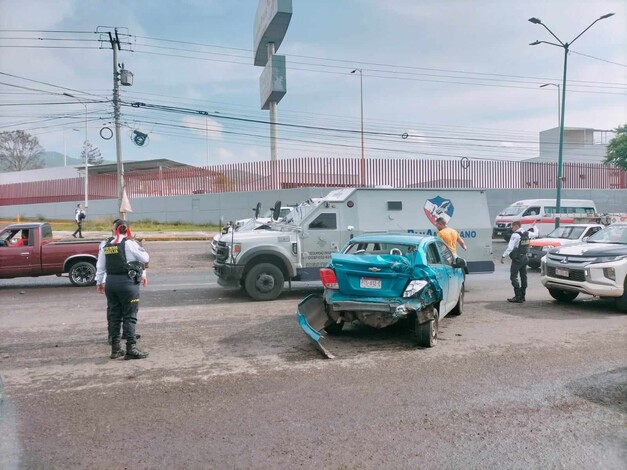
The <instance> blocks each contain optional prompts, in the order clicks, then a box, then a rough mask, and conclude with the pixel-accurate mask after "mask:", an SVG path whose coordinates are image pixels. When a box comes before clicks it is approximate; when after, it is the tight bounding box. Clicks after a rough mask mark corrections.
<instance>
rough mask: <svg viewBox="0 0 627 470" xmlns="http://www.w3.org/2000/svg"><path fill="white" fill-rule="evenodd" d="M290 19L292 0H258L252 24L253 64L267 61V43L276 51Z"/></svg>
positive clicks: (262, 63)
mask: <svg viewBox="0 0 627 470" xmlns="http://www.w3.org/2000/svg"><path fill="white" fill-rule="evenodd" d="M291 19H292V0H259V6H258V7H257V14H256V15H255V24H254V26H253V39H254V41H255V43H254V44H253V50H254V51H255V65H257V66H261V67H263V66H264V65H266V63H268V44H270V43H272V44H274V50H275V51H277V50H278V49H279V46H280V45H281V43H282V42H283V38H284V37H285V33H286V32H287V27H288V26H289V24H290V20H291Z"/></svg>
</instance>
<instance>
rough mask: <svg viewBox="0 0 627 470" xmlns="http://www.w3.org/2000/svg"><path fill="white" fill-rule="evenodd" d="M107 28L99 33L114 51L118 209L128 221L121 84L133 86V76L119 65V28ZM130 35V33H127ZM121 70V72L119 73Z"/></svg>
mask: <svg viewBox="0 0 627 470" xmlns="http://www.w3.org/2000/svg"><path fill="white" fill-rule="evenodd" d="M101 28H102V29H104V28H107V27H106V26H98V28H97V29H96V31H97V32H100V33H102V34H105V33H106V35H107V36H108V39H109V43H110V44H111V49H112V50H113V118H114V121H115V154H116V162H117V173H118V207H119V211H120V218H121V219H124V220H126V213H127V212H131V210H132V209H131V207H130V203H129V201H128V197H127V195H126V187H125V185H124V164H123V163H122V137H121V135H120V127H121V126H120V87H119V85H120V83H121V84H122V85H124V86H131V85H132V84H133V74H132V73H131V72H129V71H128V70H124V64H121V65H120V64H119V63H118V52H119V51H120V50H121V47H120V37H119V35H118V28H113V33H112V32H111V31H103V30H102V29H101ZM126 34H127V35H128V33H126ZM118 68H119V72H118Z"/></svg>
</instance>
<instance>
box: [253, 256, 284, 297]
mask: <svg viewBox="0 0 627 470" xmlns="http://www.w3.org/2000/svg"><path fill="white" fill-rule="evenodd" d="M284 283H285V278H284V277H283V273H282V272H281V270H280V269H279V268H278V267H277V266H275V265H274V264H271V263H261V264H258V265H256V266H253V267H252V268H251V269H250V271H248V273H247V274H246V279H245V281H244V289H245V290H246V293H247V294H248V295H249V296H250V297H252V298H253V299H255V300H274V299H276V298H277V297H278V296H279V294H281V291H282V290H283V284H284Z"/></svg>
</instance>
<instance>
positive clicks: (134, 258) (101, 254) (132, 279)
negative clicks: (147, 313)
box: [96, 220, 150, 359]
mask: <svg viewBox="0 0 627 470" xmlns="http://www.w3.org/2000/svg"><path fill="white" fill-rule="evenodd" d="M114 227H115V236H114V237H111V238H109V239H108V240H106V241H104V242H102V243H101V244H100V248H99V250H98V261H97V263H96V289H97V291H98V293H100V294H102V293H104V294H105V295H106V296H107V306H108V316H109V320H110V322H109V336H110V337H111V356H110V357H111V359H116V358H118V357H122V356H124V359H144V358H146V357H148V353H147V352H142V351H140V350H138V349H137V346H136V342H137V339H136V337H135V324H136V323H137V311H138V309H139V284H140V282H141V277H142V271H143V267H144V265H145V264H146V263H148V261H149V259H150V257H149V255H148V253H147V252H146V250H144V248H143V247H142V246H141V245H140V244H139V243H137V242H136V241H135V240H133V239H132V237H133V235H132V233H131V229H130V226H129V223H128V222H127V221H125V220H119V221H117V222H116V223H115V225H114ZM120 326H122V336H123V337H124V338H125V339H126V351H124V350H123V349H122V348H121V345H120V339H121V338H120Z"/></svg>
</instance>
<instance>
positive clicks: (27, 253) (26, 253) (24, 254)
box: [20, 251, 30, 256]
mask: <svg viewBox="0 0 627 470" xmlns="http://www.w3.org/2000/svg"><path fill="white" fill-rule="evenodd" d="M20 255H22V256H28V255H30V253H29V252H28V251H27V252H25V253H20Z"/></svg>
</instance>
